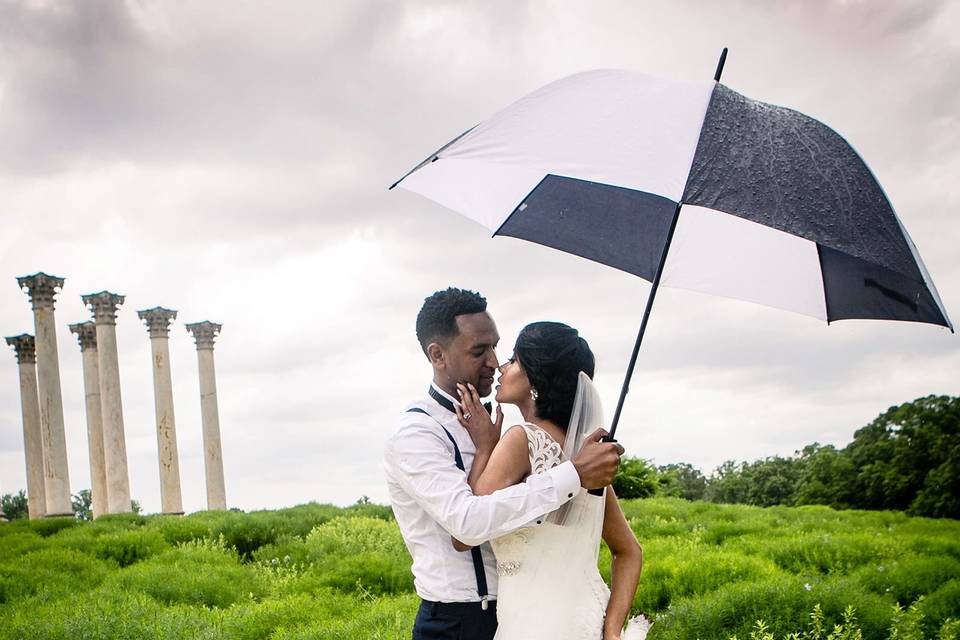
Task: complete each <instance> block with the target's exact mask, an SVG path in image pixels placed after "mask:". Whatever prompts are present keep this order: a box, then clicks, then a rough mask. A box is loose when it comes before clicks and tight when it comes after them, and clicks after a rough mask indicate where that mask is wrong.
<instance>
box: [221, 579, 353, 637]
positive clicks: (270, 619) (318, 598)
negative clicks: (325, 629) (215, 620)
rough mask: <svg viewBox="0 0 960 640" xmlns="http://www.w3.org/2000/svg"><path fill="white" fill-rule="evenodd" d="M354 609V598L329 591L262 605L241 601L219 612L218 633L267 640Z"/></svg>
mask: <svg viewBox="0 0 960 640" xmlns="http://www.w3.org/2000/svg"><path fill="white" fill-rule="evenodd" d="M356 606H357V600H356V599H355V598H353V597H350V596H347V595H343V594H338V593H336V592H334V591H331V590H329V589H327V590H326V591H324V592H322V593H318V594H316V595H313V596H308V595H305V594H297V595H291V596H288V597H284V598H282V599H276V598H269V599H267V600H264V601H262V602H249V601H248V602H242V603H239V604H237V605H235V606H233V607H231V608H230V609H227V610H226V611H224V612H223V619H222V627H221V633H222V634H223V637H224V638H231V640H259V639H260V638H270V637H271V636H272V634H274V633H276V632H277V631H278V630H285V629H296V628H299V627H303V626H307V625H311V624H316V623H323V624H330V623H331V622H333V621H334V620H338V619H340V618H343V617H349V616H351V615H352V613H353V610H354V609H355V608H356ZM360 637H362V636H360Z"/></svg>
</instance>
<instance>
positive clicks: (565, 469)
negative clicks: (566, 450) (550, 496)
mask: <svg viewBox="0 0 960 640" xmlns="http://www.w3.org/2000/svg"><path fill="white" fill-rule="evenodd" d="M547 473H549V474H551V475H552V476H553V481H554V483H555V486H556V487H557V494H558V496H559V498H560V500H561V504H562V503H564V502H566V501H567V500H569V499H570V498H572V497H573V496H575V495H577V494H578V493H580V474H578V473H577V469H576V467H574V466H573V463H572V462H570V461H569V460H568V461H566V462H563V463H561V464H558V465H557V466H555V467H554V468H553V469H550V471H548V472H547Z"/></svg>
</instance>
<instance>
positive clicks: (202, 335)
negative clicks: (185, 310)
mask: <svg viewBox="0 0 960 640" xmlns="http://www.w3.org/2000/svg"><path fill="white" fill-rule="evenodd" d="M221 326H222V325H219V324H216V323H214V322H208V321H204V322H195V323H193V324H188V325H186V327H187V331H189V332H190V333H191V334H193V339H194V340H195V341H196V343H197V364H198V365H199V369H200V415H201V418H202V420H203V462H204V469H205V470H206V474H207V509H209V510H211V511H213V510H215V509H221V510H222V509H226V508H227V494H226V489H225V487H224V480H223V450H222V448H221V445H220V413H219V411H218V409H217V377H216V372H215V371H214V368H213V341H214V338H216V337H217V334H219V333H220V328H221Z"/></svg>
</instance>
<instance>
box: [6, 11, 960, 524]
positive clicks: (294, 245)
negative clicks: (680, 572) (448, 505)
mask: <svg viewBox="0 0 960 640" xmlns="http://www.w3.org/2000/svg"><path fill="white" fill-rule="evenodd" d="M958 34H960V5H958V4H957V3H952V4H951V3H947V2H935V1H932V0H922V1H918V2H906V1H904V2H866V1H865V0H864V1H857V0H847V1H837V2H827V1H817V2H810V1H806V0H804V1H801V0H796V1H793V2H760V1H756V0H754V1H748V0H742V1H736V0H730V1H723V2H720V1H718V2H711V3H700V2H693V1H692V0H691V1H677V0H671V1H669V2H668V1H663V2H629V1H624V2H612V1H610V2H605V1H601V2H591V3H572V2H559V1H558V2H546V1H535V2H517V1H515V0H510V1H504V2H499V1H495V2H479V1H478V2H459V3H453V2H427V1H417V2H413V1H411V2H386V1H382V2H342V3H336V2H324V3H315V2H306V1H303V2H293V1H290V2H271V3H266V2H233V3H229V6H227V5H225V4H224V3H221V2H199V1H196V2H181V3H169V2H160V1H152V0H140V1H129V2H126V3H124V2H121V1H120V0H110V1H108V0H102V1H92V0H91V1H88V2H17V1H11V0H2V1H0V215H2V220H3V231H2V233H0V283H2V282H6V285H5V286H0V330H2V335H15V334H19V333H23V332H30V333H32V332H33V319H32V313H31V310H30V306H29V304H28V300H27V297H26V295H25V294H23V293H22V292H20V291H19V290H18V289H17V286H16V283H15V281H14V278H15V276H19V275H25V274H29V273H34V272H36V271H46V272H48V273H53V274H56V275H59V276H63V277H65V278H66V285H65V287H64V289H63V292H62V294H61V295H60V296H59V299H58V305H57V311H56V318H57V323H58V331H59V334H58V339H59V356H60V366H61V378H62V389H63V398H64V409H65V414H66V435H67V442H68V456H69V464H70V480H71V489H72V490H73V491H74V492H76V491H77V490H79V489H81V488H85V487H89V486H90V480H89V464H88V458H87V449H86V422H85V416H84V411H83V382H82V372H81V368H80V366H81V360H80V350H79V347H78V345H77V343H76V341H75V339H74V337H73V336H72V335H70V334H69V332H68V331H67V329H66V325H67V324H68V323H72V322H77V321H81V320H85V319H88V317H89V312H88V311H86V310H85V309H84V307H83V305H82V303H81V301H80V295H81V294H84V293H89V292H92V291H99V290H102V289H109V290H111V291H114V292H117V293H121V294H125V295H126V296H127V299H126V304H125V305H124V306H123V308H122V310H121V313H120V316H119V319H118V324H117V332H118V339H119V350H120V353H119V357H120V371H121V380H122V385H123V387H122V389H123V406H124V419H125V422H126V438H127V448H128V453H129V464H130V482H131V491H132V494H133V496H134V497H135V498H136V499H138V500H140V501H141V502H142V503H143V505H144V507H145V509H146V510H147V511H156V510H158V509H159V504H160V498H159V479H158V465H157V444H156V435H155V426H154V424H155V423H154V413H153V387H152V381H151V371H150V351H149V348H150V346H149V339H148V336H147V332H146V329H145V328H144V327H143V326H142V325H141V324H140V322H139V321H138V320H137V317H136V310H138V309H144V308H147V307H152V306H155V305H163V306H167V307H170V308H173V309H177V310H179V312H180V317H179V319H178V321H177V323H176V324H175V326H174V327H173V330H172V333H171V339H170V348H171V360H172V369H173V381H174V399H175V404H176V419H177V433H178V442H179V447H180V456H181V467H182V476H183V494H184V505H185V508H186V509H187V510H188V511H193V510H197V509H202V508H203V507H204V505H205V497H204V495H205V494H204V487H203V458H202V449H201V440H200V411H199V392H198V380H197V362H196V353H195V351H194V347H193V343H192V341H191V339H190V338H189V336H188V335H187V333H186V331H185V330H184V328H183V324H184V323H186V322H194V321H198V320H204V319H209V320H212V321H215V322H221V323H223V333H222V336H221V338H220V339H219V341H218V344H217V348H216V352H215V354H216V362H217V375H218V392H219V401H220V416H221V425H222V434H223V448H224V459H225V468H226V482H227V499H228V502H229V504H230V505H231V506H237V507H240V508H242V509H254V508H263V507H279V506H284V505H292V504H297V503H300V502H305V501H308V500H318V501H323V502H333V503H337V504H348V503H351V502H353V501H355V500H356V499H357V498H358V497H360V496H361V495H368V496H370V497H371V498H372V499H374V500H376V501H381V502H384V501H386V490H385V488H384V485H383V480H382V476H381V472H380V451H381V446H382V443H383V441H384V439H385V437H386V436H387V434H388V433H389V431H390V429H391V425H392V423H393V421H394V420H395V418H396V416H397V414H398V413H399V412H400V411H401V410H402V408H403V406H404V405H405V404H406V403H407V402H408V401H409V400H410V399H412V398H414V397H416V396H418V395H419V394H421V393H422V392H423V391H424V390H425V388H426V386H427V383H428V381H429V377H430V371H429V368H428V365H427V363H426V361H425V359H424V358H423V356H422V354H421V353H420V350H419V347H418V345H417V343H416V340H415V337H414V331H413V323H414V318H415V316H416V312H417V310H418V309H419V306H420V304H421V302H422V300H423V298H424V297H425V296H426V295H428V294H429V293H431V292H432V291H434V290H436V289H438V288H443V287H446V286H447V285H450V284H453V285H458V286H462V287H468V288H473V289H477V290H480V291H481V292H483V293H484V294H485V295H486V296H487V297H488V300H489V302H490V310H491V312H492V314H493V315H494V317H495V319H496V320H497V322H498V325H499V329H500V333H501V335H502V337H503V341H502V344H501V349H500V355H501V357H502V358H506V357H507V356H509V353H510V350H511V346H512V343H513V340H514V339H515V337H516V334H517V332H518V330H519V329H520V327H522V326H523V325H524V324H526V323H527V322H530V321H534V320H540V319H555V320H562V321H565V322H568V323H570V324H572V325H574V326H577V327H578V328H580V329H581V331H582V333H583V334H584V335H585V337H586V338H587V339H588V340H589V341H590V343H591V345H592V346H593V348H594V350H595V351H596V353H597V357H598V362H599V370H598V375H597V381H598V383H599V385H600V388H601V391H602V393H603V395H604V398H605V400H606V402H607V407H608V414H612V412H613V411H612V410H613V406H614V403H615V400H616V396H617V393H618V392H619V385H620V381H621V380H622V376H623V373H624V370H625V367H626V363H627V359H628V356H629V351H630V347H631V346H632V343H633V338H634V335H635V332H636V328H637V326H638V324H639V321H640V318H641V315H642V311H643V304H644V301H645V298H646V294H647V291H648V289H649V284H648V283H646V282H644V281H642V280H640V279H638V278H635V277H633V276H629V275H627V274H624V273H621V272H618V271H615V270H613V269H609V268H607V267H603V266H600V265H596V264H592V263H588V262H586V261H582V260H579V259H577V258H574V257H571V256H567V255H564V254H562V253H559V252H556V251H552V250H549V249H546V248H543V247H540V246H536V245H532V244H529V243H525V242H522V241H519V240H514V239H510V238H497V239H490V238H489V237H488V235H487V233H486V231H485V229H483V228H482V227H480V226H479V225H477V224H476V223H473V222H470V221H468V220H467V219H465V218H462V217H460V216H458V215H456V214H454V213H452V212H450V211H447V210H445V209H443V208H442V207H440V206H439V205H436V204H434V203H432V202H430V201H427V200H425V199H423V198H420V197H419V196H416V195H414V194H412V193H409V192H404V191H394V192H388V191H387V189H386V187H387V186H388V185H389V184H390V183H391V182H393V181H394V180H395V179H396V178H398V177H399V176H401V175H402V174H403V173H404V172H405V171H406V170H407V169H409V168H410V167H411V166H413V165H414V164H415V163H416V162H418V161H419V160H420V159H422V158H423V157H424V156H425V155H426V154H428V153H429V152H431V151H432V150H434V149H435V148H436V147H438V146H439V145H440V144H442V143H444V142H446V141H447V140H448V139H450V138H451V137H453V136H454V135H456V134H458V133H460V132H461V131H463V130H464V129H465V128H467V127H468V126H471V125H473V124H475V123H476V122H478V121H480V120H482V119H484V118H485V117H486V116H489V115H490V114H492V113H493V112H495V111H497V110H498V109H499V108H501V107H502V106H504V105H506V104H508V103H509V102H511V101H512V100H514V99H516V98H518V97H520V96H522V95H524V94H525V93H527V92H529V91H532V90H534V89H536V88H537V87H539V86H541V85H543V84H545V83H547V82H550V81H552V80H555V79H557V78H560V77H562V76H565V75H568V74H570V73H574V72H578V71H584V70H588V69H595V68H628V69H634V70H638V71H644V72H647V73H651V74H655V75H662V76H668V77H673V78H679V79H703V78H709V77H712V74H713V70H714V66H715V64H716V60H717V56H718V54H719V52H720V50H721V49H722V48H723V47H724V46H728V47H730V51H731V52H730V56H729V58H728V61H727V66H726V69H725V71H724V82H725V84H727V85H729V86H730V87H732V88H734V89H736V90H738V91H740V92H741V93H744V94H746V95H748V96H750V97H753V98H757V99H761V100H764V101H768V102H773V103H777V104H784V105H788V106H791V107H794V108H797V109H799V110H801V111H804V112H806V113H808V114H810V115H812V116H814V117H817V118H819V119H821V120H823V121H824V122H826V123H828V124H830V125H831V126H833V127H834V128H836V129H837V130H838V131H840V132H841V133H842V134H843V135H844V136H845V137H846V138H847V139H848V140H850V141H851V143H852V144H853V145H854V146H855V147H856V148H857V149H858V151H859V152H860V153H861V154H862V155H863V157H864V158H865V159H866V160H867V162H868V164H869V165H870V167H871V168H872V169H873V171H874V173H875V174H876V175H877V177H878V178H879V180H880V182H881V184H882V185H883V186H884V188H885V189H886V191H887V194H888V195H889V197H890V199H891V201H892V202H893V203H894V206H895V208H896V209H897V211H898V214H899V215H900V217H901V219H902V220H903V222H904V224H905V225H906V227H907V228H908V229H909V230H910V232H911V234H912V236H913V239H914V241H915V242H916V244H917V246H918V247H919V249H920V251H921V253H922V255H923V257H924V259H925V261H926V265H927V267H928V269H929V271H930V273H931V275H932V276H933V278H934V281H935V282H936V284H937V287H938V288H939V291H940V294H941V297H942V298H943V300H944V303H945V305H946V307H947V311H948V313H949V314H950V315H951V317H952V318H953V320H954V321H955V322H956V321H957V319H958V318H960V256H958V252H957V248H956V247H957V240H958V224H957V211H958V208H960V207H958V205H960V191H958V189H957V187H956V176H957V174H958V173H960V126H958V125H960V122H958V115H957V114H958V113H960V82H958V80H957V76H956V70H957V68H960V35H958ZM654 311H655V312H654V315H653V317H652V319H651V322H650V325H649V329H648V333H647V338H646V341H645V345H644V349H643V351H642V352H641V355H640V359H639V363H638V368H637V374H636V376H635V378H634V382H633V384H632V389H631V395H630V397H629V400H628V403H627V405H626V409H625V412H624V416H623V424H622V428H621V430H620V437H621V440H622V442H623V443H624V444H625V446H626V447H627V449H628V451H629V453H631V454H633V455H638V456H642V457H645V458H651V459H653V460H655V461H656V462H657V463H658V464H665V463H668V462H676V461H687V462H691V463H693V464H695V465H697V466H699V467H701V468H702V469H704V470H705V471H709V470H710V469H712V468H713V467H715V466H716V465H718V464H719V463H721V462H722V461H724V460H726V459H738V460H744V459H747V460H753V459H756V458H759V457H763V456H768V455H775V454H781V455H789V454H791V453H792V452H793V451H794V450H795V449H797V448H799V447H802V446H803V445H804V444H807V443H810V442H814V441H818V442H823V443H834V444H838V445H843V444H845V443H846V442H848V441H849V440H850V438H851V437H852V434H853V431H854V430H855V429H856V428H858V427H860V426H863V425H864V424H866V423H867V422H869V421H870V420H871V419H872V418H874V417H875V416H876V415H877V414H878V413H880V412H881V411H883V410H885V409H886V408H887V407H889V406H891V405H894V404H899V403H901V402H905V401H909V400H912V399H914V398H917V397H919V396H923V395H927V394H931V393H936V394H951V395H957V394H958V393H960V341H958V338H957V337H956V336H954V335H952V334H950V333H949V331H947V330H945V329H942V328H937V327H933V326H927V325H914V324H908V323H879V322H871V321H847V322H841V323H837V324H834V325H832V326H830V327H827V325H825V324H822V323H820V322H818V321H816V320H813V319H810V318H807V317H803V316H798V315H792V314H789V313H786V312H782V311H776V310H771V309H767V308H763V307H759V306H755V305H751V304H747V303H742V302H737V301H732V300H725V299H721V298H716V297H711V296H706V295H702V294H697V293H691V292H686V291H680V290H672V289H665V290H663V291H662V292H661V293H660V295H659V296H658V298H657V304H656V306H655V309H654ZM0 364H3V363H2V362H0ZM508 415H514V414H508ZM25 484H26V481H25V470H24V459H23V438H22V431H21V421H20V398H19V388H18V378H17V367H16V363H15V359H14V355H13V353H12V352H11V353H9V354H8V355H7V356H6V364H5V365H4V366H0V492H4V493H5V492H9V491H15V490H18V489H20V488H23V487H25Z"/></svg>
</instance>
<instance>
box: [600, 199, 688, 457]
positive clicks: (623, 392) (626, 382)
mask: <svg viewBox="0 0 960 640" xmlns="http://www.w3.org/2000/svg"><path fill="white" fill-rule="evenodd" d="M681 206H682V203H679V202H678V203H677V208H676V210H675V211H674V212H673V220H671V221H670V230H669V231H668V232H667V241H666V242H665V243H664V245H663V251H662V252H661V253H660V264H658V265H657V272H656V274H655V275H654V276H653V286H652V287H650V293H649V294H648V295H647V308H646V309H645V310H644V312H643V321H642V322H641V323H640V332H639V333H638V334H637V342H636V344H634V345H633V354H632V355H631V356H630V364H629V365H627V375H626V377H625V378H624V379H623V387H622V388H621V389H620V400H619V401H618V402H617V411H616V413H614V414H613V422H612V423H611V425H610V435H609V436H607V437H606V440H613V439H614V437H615V435H616V433H617V424H618V423H619V422H620V412H621V411H623V401H624V399H626V397H627V392H628V391H629V390H630V378H632V377H633V369H634V367H635V366H636V364H637V354H639V353H640V343H641V342H643V334H644V332H645V331H646V330H647V320H649V319H650V309H652V308H653V299H654V298H656V296H657V289H659V288H660V277H661V276H662V275H663V266H664V265H665V264H666V263H667V252H668V251H670V243H671V242H673V232H674V231H675V230H676V228H677V220H678V219H679V218H680V207H681Z"/></svg>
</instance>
